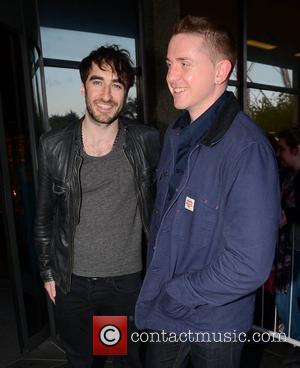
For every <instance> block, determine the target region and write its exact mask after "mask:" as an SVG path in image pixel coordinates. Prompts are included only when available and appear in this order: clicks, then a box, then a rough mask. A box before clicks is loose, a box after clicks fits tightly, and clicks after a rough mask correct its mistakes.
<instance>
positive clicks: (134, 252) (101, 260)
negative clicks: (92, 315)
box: [73, 130, 142, 277]
mask: <svg viewBox="0 0 300 368" xmlns="http://www.w3.org/2000/svg"><path fill="white" fill-rule="evenodd" d="M123 142H124V131H123V130H121V131H120V135H119V139H118V142H117V143H116V145H115V146H114V147H113V149H112V150H111V152H109V153H108V154H107V155H105V156H102V157H92V156H88V155H87V154H86V153H85V152H83V153H82V155H83V164H82V167H81V171H80V180H81V188H82V204H81V210H80V222H79V224H78V225H77V227H76V233H75V242H74V265H73V273H74V274H76V275H79V276H85V277H108V276H120V275H125V274H130V273H134V272H138V271H141V269H142V259H141V258H142V257H141V235H142V222H141V217H140V211H139V208H138V202H137V192H136V187H135V182H134V180H135V179H134V174H133V169H132V167H131V166H130V164H129V162H128V160H127V158H126V156H125V153H124V152H123V148H122V146H123Z"/></svg>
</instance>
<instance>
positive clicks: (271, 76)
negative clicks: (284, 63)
mask: <svg viewBox="0 0 300 368" xmlns="http://www.w3.org/2000/svg"><path fill="white" fill-rule="evenodd" d="M247 81H248V82H255V83H260V84H267V85H273V86H277V87H286V88H292V87H293V71H292V70H291V69H286V68H279V67H277V66H274V65H267V64H261V63H255V62H252V61H248V62H247Z"/></svg>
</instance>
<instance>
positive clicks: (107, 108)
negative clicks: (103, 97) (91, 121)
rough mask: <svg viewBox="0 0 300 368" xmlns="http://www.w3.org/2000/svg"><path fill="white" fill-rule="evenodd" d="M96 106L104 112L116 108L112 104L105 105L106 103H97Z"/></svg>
mask: <svg viewBox="0 0 300 368" xmlns="http://www.w3.org/2000/svg"><path fill="white" fill-rule="evenodd" d="M95 105H96V107H97V109H98V110H100V111H104V112H106V111H110V110H111V109H112V108H113V107H114V105H112V104H104V103H96V104H95Z"/></svg>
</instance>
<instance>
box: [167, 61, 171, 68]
mask: <svg viewBox="0 0 300 368" xmlns="http://www.w3.org/2000/svg"><path fill="white" fill-rule="evenodd" d="M170 66H171V63H170V62H169V61H166V67H167V68H168V69H169V68H170Z"/></svg>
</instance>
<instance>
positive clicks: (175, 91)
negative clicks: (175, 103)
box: [171, 87, 187, 96]
mask: <svg viewBox="0 0 300 368" xmlns="http://www.w3.org/2000/svg"><path fill="white" fill-rule="evenodd" d="M186 90H187V89H186V88H184V87H175V88H174V87H171V91H172V94H173V96H180V95H181V94H183V93H184V92H185V91H186Z"/></svg>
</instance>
